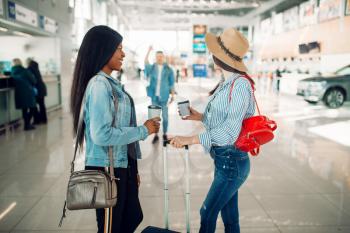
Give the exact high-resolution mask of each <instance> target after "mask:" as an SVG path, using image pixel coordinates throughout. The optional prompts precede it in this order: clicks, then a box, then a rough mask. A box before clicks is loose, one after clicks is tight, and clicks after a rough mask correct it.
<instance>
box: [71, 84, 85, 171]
mask: <svg viewBox="0 0 350 233" xmlns="http://www.w3.org/2000/svg"><path fill="white" fill-rule="evenodd" d="M85 93H86V90H85ZM85 93H84V96H83V99H82V101H81V105H80V111H79V121H78V129H77V132H76V138H75V145H74V156H73V160H72V162H71V166H70V173H71V175H72V173H73V172H74V162H75V158H76V157H77V152H78V148H79V141H78V140H79V138H80V136H81V134H82V133H83V124H84V104H85Z"/></svg>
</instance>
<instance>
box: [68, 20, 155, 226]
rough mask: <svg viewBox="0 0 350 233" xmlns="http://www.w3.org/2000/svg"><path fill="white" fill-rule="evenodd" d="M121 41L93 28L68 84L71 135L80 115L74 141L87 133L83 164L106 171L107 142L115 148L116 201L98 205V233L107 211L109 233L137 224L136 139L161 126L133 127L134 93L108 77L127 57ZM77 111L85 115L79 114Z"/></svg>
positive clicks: (139, 211) (148, 123)
mask: <svg viewBox="0 0 350 233" xmlns="http://www.w3.org/2000/svg"><path fill="white" fill-rule="evenodd" d="M122 40H123V37H122V36H121V35H120V34H119V33H118V32H116V31H114V30H113V29H111V28H109V27H107V26H95V27H93V28H91V29H90V30H89V31H88V32H87V33H86V35H85V36H84V39H83V42H82V44H81V47H80V49H79V52H78V57H77V61H76V64H75V69H74V77H73V84H72V89H71V106H70V107H71V113H72V115H73V125H74V134H75V136H76V132H77V128H78V122H79V117H83V120H84V124H83V131H84V133H83V134H82V136H81V137H80V138H78V142H79V145H80V146H82V144H83V141H84V138H85V142H84V144H85V143H86V152H85V169H88V170H101V171H103V170H105V169H106V167H108V166H109V159H108V152H107V147H108V146H112V148H113V158H114V172H115V176H116V178H117V179H118V182H117V189H118V202H117V204H116V206H115V207H113V208H109V209H96V219H97V227H98V233H100V232H101V233H102V232H104V227H105V214H106V216H112V220H111V223H112V232H113V233H119V232H120V233H131V232H134V231H135V229H136V228H137V227H138V225H139V224H140V223H141V221H142V219H143V214H142V209H141V205H140V201H139V196H138V187H139V185H140V177H139V173H138V168H137V159H139V158H141V151H140V145H139V140H145V139H146V138H147V137H148V135H151V134H153V133H157V132H158V130H159V126H160V125H159V122H158V121H159V120H160V119H151V120H148V121H146V122H145V123H144V125H142V126H137V123H136V112H135V105H134V101H133V99H132V97H131V96H130V95H129V94H128V93H127V92H126V91H125V90H124V88H123V86H122V85H121V83H120V81H119V80H116V79H113V78H112V77H111V73H112V71H120V70H121V67H122V63H123V58H124V57H125V53H124V51H123V45H122ZM81 108H82V111H81ZM81 112H82V113H84V115H83V116H80V113H81ZM112 212H113V214H112ZM109 221H110V219H106V222H109Z"/></svg>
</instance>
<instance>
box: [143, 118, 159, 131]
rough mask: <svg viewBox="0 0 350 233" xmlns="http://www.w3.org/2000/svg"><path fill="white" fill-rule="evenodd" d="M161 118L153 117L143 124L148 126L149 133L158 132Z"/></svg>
mask: <svg viewBox="0 0 350 233" xmlns="http://www.w3.org/2000/svg"><path fill="white" fill-rule="evenodd" d="M159 121H160V118H159V117H155V118H152V119H149V120H147V121H146V122H145V123H144V124H143V125H144V126H146V128H147V130H148V134H149V135H151V134H153V133H158V131H159V127H160V123H159Z"/></svg>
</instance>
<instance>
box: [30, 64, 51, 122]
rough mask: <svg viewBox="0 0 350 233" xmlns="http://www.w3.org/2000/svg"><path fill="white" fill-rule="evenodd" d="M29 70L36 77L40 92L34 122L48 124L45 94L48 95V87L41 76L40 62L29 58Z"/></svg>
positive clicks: (37, 97)
mask: <svg viewBox="0 0 350 233" xmlns="http://www.w3.org/2000/svg"><path fill="white" fill-rule="evenodd" d="M27 65H28V70H29V71H30V72H31V73H32V74H33V75H34V77H35V79H36V85H35V87H36V89H37V90H38V94H37V95H36V102H37V104H38V105H39V111H38V112H37V113H36V114H35V115H34V124H46V123H47V115H46V106H45V96H47V88H46V85H45V83H44V81H43V79H42V77H41V74H40V70H39V64H38V63H37V62H36V61H34V60H33V59H31V58H28V59H27Z"/></svg>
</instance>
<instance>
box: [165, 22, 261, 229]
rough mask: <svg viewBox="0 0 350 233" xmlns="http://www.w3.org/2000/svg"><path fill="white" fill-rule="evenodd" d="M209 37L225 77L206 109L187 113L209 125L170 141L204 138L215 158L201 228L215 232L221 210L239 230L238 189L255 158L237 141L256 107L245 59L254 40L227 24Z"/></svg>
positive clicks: (231, 226) (227, 223)
mask: <svg viewBox="0 0 350 233" xmlns="http://www.w3.org/2000/svg"><path fill="white" fill-rule="evenodd" d="M206 43H207V46H208V49H209V51H210V52H211V53H212V54H213V60H214V63H215V64H216V66H218V68H220V69H221V70H222V72H223V75H224V80H222V81H221V82H220V83H219V85H218V86H217V87H216V89H214V90H213V91H212V95H211V96H210V98H209V103H208V105H207V107H206V109H205V111H204V113H203V114H201V113H199V112H197V111H196V110H194V109H193V108H190V112H191V115H190V116H188V117H185V118H183V119H184V120H196V121H202V122H203V124H204V126H205V129H206V131H205V132H203V133H201V134H199V135H195V136H191V137H182V136H177V137H174V138H172V140H171V142H170V143H171V144H172V145H174V146H175V147H178V148H179V147H183V146H185V145H192V144H202V145H203V146H204V148H205V149H206V150H207V151H210V154H211V156H212V158H213V159H214V164H215V172H214V181H213V183H212V185H211V187H210V189H209V192H208V194H207V197H206V199H205V201H204V203H203V205H202V208H201V210H200V215H201V227H200V230H199V232H200V233H212V232H215V228H216V221H217V218H218V215H219V213H220V212H221V217H222V220H223V223H224V225H225V233H239V232H240V227H239V211H238V189H239V188H240V187H241V185H242V184H243V183H244V181H245V180H246V179H247V177H248V175H249V171H250V162H249V158H248V154H247V153H246V152H243V151H240V150H239V149H237V148H236V147H235V146H234V145H233V144H234V142H235V141H236V140H237V138H238V135H239V133H240V131H241V128H242V121H243V120H244V119H246V118H248V117H251V116H252V115H254V111H255V106H254V99H253V90H252V87H251V83H250V82H252V80H251V79H250V78H248V77H247V75H246V72H247V68H246V66H245V65H244V63H243V62H242V59H243V57H244V55H245V53H246V52H247V51H248V48H249V44H248V41H247V39H246V38H244V36H243V35H242V34H241V33H239V32H238V31H236V30H235V29H227V30H225V31H224V32H223V33H222V34H221V35H220V36H218V37H216V36H214V35H213V34H210V33H209V34H207V35H206ZM232 85H233V90H232V92H231V87H232ZM230 95H231V96H230Z"/></svg>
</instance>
